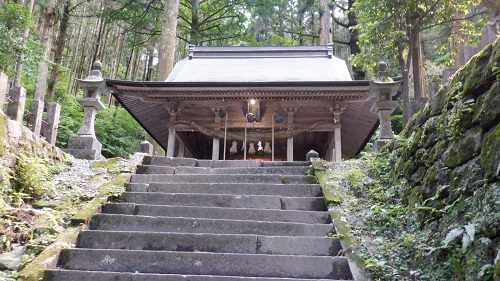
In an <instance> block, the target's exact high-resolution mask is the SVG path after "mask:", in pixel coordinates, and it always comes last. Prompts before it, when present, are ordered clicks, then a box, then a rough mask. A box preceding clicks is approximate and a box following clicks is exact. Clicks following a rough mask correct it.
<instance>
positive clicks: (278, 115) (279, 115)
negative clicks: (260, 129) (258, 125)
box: [273, 112, 285, 123]
mask: <svg viewBox="0 0 500 281" xmlns="http://www.w3.org/2000/svg"><path fill="white" fill-rule="evenodd" d="M273 118H274V122H276V123H281V122H283V120H284V119H285V117H284V116H283V114H282V113H280V112H276V113H274V115H273Z"/></svg>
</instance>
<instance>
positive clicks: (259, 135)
mask: <svg viewBox="0 0 500 281" xmlns="http://www.w3.org/2000/svg"><path fill="white" fill-rule="evenodd" d="M106 85H107V87H108V89H109V90H110V91H111V93H112V94H113V96H114V97H115V98H116V99H117V100H118V102H119V103H120V104H121V105H122V106H123V107H124V108H125V109H127V110H128V112H130V114H131V115H132V116H133V117H134V118H135V119H136V120H137V121H138V122H139V124H140V125H141V126H142V127H144V129H145V130H146V131H147V132H148V133H149V134H150V136H151V137H152V138H153V139H154V140H155V141H156V142H158V144H160V145H161V146H162V147H163V148H164V149H165V150H166V154H167V156H170V157H191V158H198V159H213V160H222V159H226V160H229V159H252V160H255V159H261V160H275V161H303V160H305V155H306V153H307V152H308V151H310V150H315V151H317V152H318V153H319V154H320V157H321V158H323V159H325V160H329V161H340V160H341V159H342V158H350V157H354V156H355V155H356V154H358V153H359V151H360V150H362V149H363V147H364V146H365V144H366V143H367V142H368V140H369V139H370V137H371V136H372V134H373V133H374V131H375V130H376V129H377V127H378V124H379V122H378V121H379V119H378V117H377V115H376V114H374V113H372V112H370V108H372V106H373V105H374V102H375V101H376V96H375V95H371V94H369V91H370V82H369V81H353V80H352V78H351V76H350V74H349V71H348V68H347V65H346V63H345V61H343V60H341V59H339V58H337V57H335V56H333V50H332V47H331V45H327V46H298V47H196V46H190V50H189V57H187V58H185V59H183V60H181V61H179V62H178V63H177V64H176V65H175V67H174V69H173V71H172V73H171V74H170V76H169V77H168V79H167V80H166V81H165V82H136V81H120V80H109V79H108V80H106Z"/></svg>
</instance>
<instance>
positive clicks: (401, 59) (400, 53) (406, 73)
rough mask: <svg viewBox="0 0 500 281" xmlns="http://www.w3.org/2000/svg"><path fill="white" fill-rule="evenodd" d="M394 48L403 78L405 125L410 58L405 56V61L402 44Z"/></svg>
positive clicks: (405, 120) (407, 114)
mask: <svg viewBox="0 0 500 281" xmlns="http://www.w3.org/2000/svg"><path fill="white" fill-rule="evenodd" d="M396 47H397V48H398V64H399V67H400V68H401V74H402V76H403V82H402V87H403V90H402V95H403V108H402V111H403V124H404V125H406V124H407V123H408V121H409V120H410V118H411V116H410V71H409V69H408V65H409V64H410V63H409V59H410V56H409V55H408V56H407V60H406V61H405V58H404V46H403V43H402V42H400V41H399V42H396Z"/></svg>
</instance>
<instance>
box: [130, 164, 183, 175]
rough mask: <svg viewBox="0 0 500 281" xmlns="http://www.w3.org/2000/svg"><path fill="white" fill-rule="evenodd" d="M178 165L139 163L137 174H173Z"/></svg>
mask: <svg viewBox="0 0 500 281" xmlns="http://www.w3.org/2000/svg"><path fill="white" fill-rule="evenodd" d="M175 169H176V167H171V166H157V165H137V170H136V174H148V175H151V174H162V175H166V174H168V175H173V174H174V173H175Z"/></svg>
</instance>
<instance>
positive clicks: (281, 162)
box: [262, 161, 311, 167]
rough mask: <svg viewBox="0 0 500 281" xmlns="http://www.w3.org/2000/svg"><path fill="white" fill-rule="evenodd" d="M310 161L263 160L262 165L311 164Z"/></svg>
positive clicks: (288, 165)
mask: <svg viewBox="0 0 500 281" xmlns="http://www.w3.org/2000/svg"><path fill="white" fill-rule="evenodd" d="M309 165H311V163H310V162H308V161H262V167H276V166H282V167H290V166H309Z"/></svg>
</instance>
